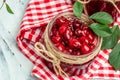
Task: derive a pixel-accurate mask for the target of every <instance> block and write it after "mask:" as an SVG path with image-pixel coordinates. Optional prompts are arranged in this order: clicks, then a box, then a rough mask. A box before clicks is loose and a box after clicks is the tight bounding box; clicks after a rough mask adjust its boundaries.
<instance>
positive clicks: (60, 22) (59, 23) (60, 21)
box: [55, 16, 66, 26]
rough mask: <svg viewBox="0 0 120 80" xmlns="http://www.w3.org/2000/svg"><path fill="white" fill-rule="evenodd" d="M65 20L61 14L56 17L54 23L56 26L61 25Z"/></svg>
mask: <svg viewBox="0 0 120 80" xmlns="http://www.w3.org/2000/svg"><path fill="white" fill-rule="evenodd" d="M65 21H66V18H65V17H64V16H61V17H59V18H57V19H56V22H55V23H56V24H57V25H58V26H61V25H63V24H64V23H65Z"/></svg>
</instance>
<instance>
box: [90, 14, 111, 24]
mask: <svg viewBox="0 0 120 80" xmlns="http://www.w3.org/2000/svg"><path fill="white" fill-rule="evenodd" d="M90 19H94V20H95V21H97V22H99V23H101V24H110V23H112V22H113V18H112V16H111V15H110V14H108V13H106V12H97V13H95V14H93V15H91V16H90Z"/></svg>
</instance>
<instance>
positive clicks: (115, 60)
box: [109, 43, 120, 70]
mask: <svg viewBox="0 0 120 80" xmlns="http://www.w3.org/2000/svg"><path fill="white" fill-rule="evenodd" d="M109 62H110V64H111V65H112V66H113V67H114V69H115V70H119V69H120V43H118V44H117V45H116V46H115V47H114V48H113V50H112V52H111V53H110V55H109Z"/></svg>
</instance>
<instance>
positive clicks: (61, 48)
mask: <svg viewBox="0 0 120 80" xmlns="http://www.w3.org/2000/svg"><path fill="white" fill-rule="evenodd" d="M56 47H57V48H58V49H59V50H60V51H64V50H65V47H64V45H63V44H62V43H59V44H58V45H57V46H56Z"/></svg>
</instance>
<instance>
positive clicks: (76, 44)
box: [69, 38, 81, 48]
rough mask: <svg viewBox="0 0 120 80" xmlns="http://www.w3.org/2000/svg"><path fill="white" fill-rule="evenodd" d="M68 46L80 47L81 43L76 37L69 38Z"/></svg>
mask: <svg viewBox="0 0 120 80" xmlns="http://www.w3.org/2000/svg"><path fill="white" fill-rule="evenodd" d="M69 46H70V47H71V48H80V47H81V43H80V42H79V41H78V40H77V39H76V38H71V39H70V41H69Z"/></svg>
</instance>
